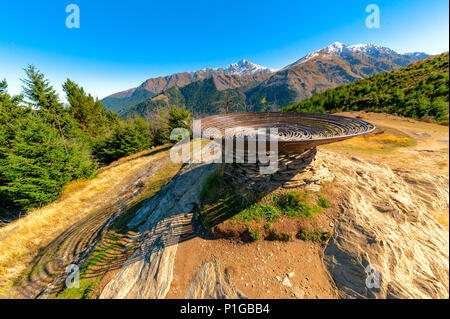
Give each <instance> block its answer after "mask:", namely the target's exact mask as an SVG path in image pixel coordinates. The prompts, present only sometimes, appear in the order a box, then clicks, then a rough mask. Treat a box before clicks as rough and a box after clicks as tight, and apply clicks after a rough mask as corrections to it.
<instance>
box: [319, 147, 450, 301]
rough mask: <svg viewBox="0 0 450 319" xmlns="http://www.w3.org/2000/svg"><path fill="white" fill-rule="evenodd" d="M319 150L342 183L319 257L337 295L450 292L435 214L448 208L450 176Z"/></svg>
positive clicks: (444, 238)
mask: <svg viewBox="0 0 450 319" xmlns="http://www.w3.org/2000/svg"><path fill="white" fill-rule="evenodd" d="M318 156H319V157H320V158H321V159H322V160H323V161H324V163H325V164H326V165H327V166H328V168H329V169H330V171H331V172H332V173H333V174H334V175H335V177H336V180H335V183H336V185H338V186H339V190H338V192H339V194H340V195H339V199H338V201H337V202H338V206H339V210H340V215H339V218H338V221H337V223H336V227H335V233H334V237H333V240H332V241H331V242H330V243H329V245H328V247H327V248H326V250H325V256H324V262H325V265H326V267H327V268H328V270H329V271H330V273H331V275H332V277H333V279H334V280H335V282H336V284H337V286H338V288H339V290H340V295H341V297H344V298H448V297H449V239H448V232H447V231H446V230H445V229H444V227H443V226H442V225H441V224H439V223H438V222H437V220H436V218H435V217H434V216H433V212H439V211H445V210H446V211H447V212H448V209H449V179H448V176H433V175H430V174H426V173H420V172H417V171H410V170H405V169H401V170H391V168H390V167H389V166H388V165H386V164H382V163H378V162H371V161H367V160H364V161H362V160H359V159H358V158H355V157H348V156H343V155H338V154H335V153H328V152H320V153H319V154H318ZM369 265H372V266H371V267H369V268H367V267H368V266H369ZM374 270H377V271H378V272H379V277H378V278H379V288H377V285H376V278H375V277H373V275H377V274H375V273H374ZM371 275H372V277H371ZM368 277H370V278H368ZM366 280H367V281H368V285H366Z"/></svg>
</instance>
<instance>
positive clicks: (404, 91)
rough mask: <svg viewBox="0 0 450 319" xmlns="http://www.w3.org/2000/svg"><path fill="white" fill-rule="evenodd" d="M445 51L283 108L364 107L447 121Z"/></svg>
mask: <svg viewBox="0 0 450 319" xmlns="http://www.w3.org/2000/svg"><path fill="white" fill-rule="evenodd" d="M448 72H449V55H448V53H443V54H440V55H436V56H434V57H431V58H428V59H426V60H423V61H420V62H418V63H414V64H412V65H409V66H407V67H404V68H401V69H399V70H396V71H392V72H387V73H382V74H377V75H374V76H372V77H369V78H366V79H364V80H361V81H357V82H354V83H350V84H347V85H341V86H339V87H336V88H334V89H330V90H328V91H327V92H324V93H319V94H315V95H314V96H312V97H311V98H308V99H305V100H302V101H301V102H299V103H295V104H292V105H290V106H287V107H285V108H283V110H284V111H287V112H316V113H334V112H340V111H347V110H366V111H375V112H386V113H393V114H398V115H403V116H408V117H413V118H418V119H420V118H427V117H428V118H434V119H436V120H437V121H445V120H447V122H448V102H449V95H448V92H449V84H448V83H449V82H448V78H449V73H448Z"/></svg>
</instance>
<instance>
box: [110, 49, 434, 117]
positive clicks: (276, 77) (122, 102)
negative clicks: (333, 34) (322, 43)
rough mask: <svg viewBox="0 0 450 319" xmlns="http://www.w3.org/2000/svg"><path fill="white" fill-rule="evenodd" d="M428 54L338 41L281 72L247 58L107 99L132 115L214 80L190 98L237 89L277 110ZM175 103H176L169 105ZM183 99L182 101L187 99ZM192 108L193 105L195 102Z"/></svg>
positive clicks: (257, 104)
mask: <svg viewBox="0 0 450 319" xmlns="http://www.w3.org/2000/svg"><path fill="white" fill-rule="evenodd" d="M426 57H428V55H427V54H425V53H417V52H416V53H407V54H399V53H396V52H395V51H393V50H391V49H389V48H385V47H378V46H374V45H370V44H367V45H362V44H359V45H351V46H346V45H344V44H341V43H338V42H335V43H333V44H331V45H329V46H328V47H326V48H323V49H321V50H319V51H316V52H313V53H311V54H308V55H307V56H305V57H304V58H302V59H300V60H298V61H296V62H295V63H292V64H290V65H288V66H286V67H284V68H283V69H281V70H272V69H269V68H267V67H262V66H260V65H257V64H254V63H251V62H249V61H246V60H241V61H239V62H238V63H234V64H231V65H230V66H228V67H225V68H216V69H204V70H199V71H195V72H184V73H175V74H172V75H168V76H164V77H158V78H152V79H148V80H146V81H145V82H144V83H142V84H141V85H140V86H139V87H137V88H133V89H130V90H127V91H123V92H119V93H116V94H113V95H111V96H109V97H107V98H105V99H103V100H102V102H103V103H104V104H105V105H106V106H108V107H110V108H113V109H114V110H116V111H120V113H121V114H122V115H124V114H130V112H128V113H127V111H128V110H129V109H130V108H132V106H133V105H137V104H139V103H141V102H144V101H145V102H146V104H147V105H149V106H150V109H153V105H152V103H150V102H149V100H151V99H153V96H154V95H161V96H160V97H158V99H159V100H168V99H169V96H170V94H171V93H170V92H169V93H167V91H168V90H169V89H171V88H178V89H179V88H183V87H185V86H187V85H190V84H192V83H194V82H198V81H204V80H207V79H213V83H214V86H215V88H214V89H215V90H214V92H204V91H196V92H190V94H191V95H189V96H186V95H184V98H185V99H190V98H192V95H194V94H196V95H204V96H205V97H204V99H203V100H202V101H201V102H202V103H206V104H207V103H208V102H205V100H214V98H213V97H212V95H213V94H216V92H218V91H224V90H233V94H232V95H240V97H239V99H238V100H239V104H242V105H245V107H246V109H247V110H261V109H262V108H266V109H267V108H269V109H274V110H275V109H278V108H279V107H283V106H286V105H288V104H290V103H293V102H297V101H300V100H303V99H305V98H308V97H310V96H311V95H313V94H315V93H318V92H322V91H324V90H326V89H328V88H331V87H335V86H338V85H341V84H346V83H350V82H353V81H355V80H357V79H362V78H365V77H368V76H371V75H374V74H377V73H382V72H387V71H391V70H394V69H398V68H400V67H402V66H406V65H409V64H411V63H414V62H416V61H419V60H421V59H424V58H426ZM218 101H219V100H214V102H218ZM172 102H174V101H167V102H166V103H163V104H167V103H172ZM175 102H176V101H175ZM179 103H180V105H181V103H182V101H181V102H179ZM144 104H145V103H144ZM186 106H187V108H188V109H189V107H190V106H189V105H186ZM142 109H143V106H142V105H140V106H138V107H136V108H135V109H134V111H136V110H138V113H139V114H140V115H144V114H145V113H147V112H146V111H142ZM206 109H208V110H211V113H218V112H220V110H218V109H217V108H214V107H212V106H211V105H209V106H207V107H206ZM206 114H208V112H206Z"/></svg>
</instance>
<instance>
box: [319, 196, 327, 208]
mask: <svg viewBox="0 0 450 319" xmlns="http://www.w3.org/2000/svg"><path fill="white" fill-rule="evenodd" d="M317 204H318V205H319V206H320V207H322V208H330V201H329V200H328V199H326V198H324V197H322V196H319V199H318V200H317Z"/></svg>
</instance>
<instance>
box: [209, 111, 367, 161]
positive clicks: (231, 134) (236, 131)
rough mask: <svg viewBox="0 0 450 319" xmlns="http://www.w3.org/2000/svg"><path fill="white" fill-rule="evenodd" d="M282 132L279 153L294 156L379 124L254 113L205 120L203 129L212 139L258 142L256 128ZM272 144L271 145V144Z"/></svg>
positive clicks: (268, 136)
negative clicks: (295, 153)
mask: <svg viewBox="0 0 450 319" xmlns="http://www.w3.org/2000/svg"><path fill="white" fill-rule="evenodd" d="M263 128H264V129H266V131H267V133H266V140H267V141H270V140H271V139H272V136H271V133H270V128H276V129H278V150H279V151H280V152H285V153H291V152H299V151H303V150H306V149H311V148H314V147H316V146H318V145H321V144H328V143H334V142H338V141H342V140H345V139H348V138H351V137H354V136H358V135H362V134H367V133H370V132H372V131H373V130H374V129H375V125H373V124H371V123H369V122H366V121H363V120H361V119H356V118H351V117H346V116H340V115H330V114H316V113H297V112H295V113H288V112H261V113H257V112H251V113H233V114H222V115H214V116H209V117H206V118H203V119H202V121H201V130H202V133H203V134H204V135H206V136H207V137H208V138H210V139H216V140H217V139H221V140H222V142H225V141H226V140H233V142H235V141H236V140H239V141H244V142H245V143H246V142H249V141H256V135H257V134H256V129H263ZM267 143H268V142H267Z"/></svg>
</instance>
